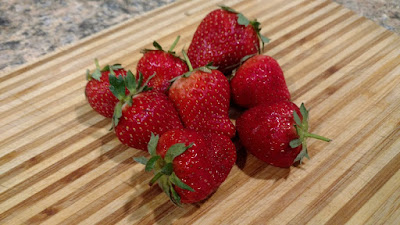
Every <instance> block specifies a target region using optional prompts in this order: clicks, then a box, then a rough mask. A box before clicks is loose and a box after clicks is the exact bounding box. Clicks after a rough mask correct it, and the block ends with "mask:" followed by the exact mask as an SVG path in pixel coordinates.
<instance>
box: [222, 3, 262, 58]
mask: <svg viewBox="0 0 400 225" xmlns="http://www.w3.org/2000/svg"><path fill="white" fill-rule="evenodd" d="M220 7H221V8H222V9H223V10H225V11H228V12H231V13H235V14H237V17H238V18H237V22H238V24H240V25H243V26H245V27H247V26H248V25H251V26H252V27H253V28H254V30H255V31H256V33H257V36H258V38H259V39H260V41H261V48H260V47H259V48H258V53H259V54H261V49H262V51H264V45H265V44H266V43H269V42H270V39H269V38H267V37H265V36H264V35H262V34H261V33H260V32H261V23H260V22H258V21H257V19H254V20H249V19H247V18H246V17H245V16H244V15H243V14H242V13H240V12H238V11H236V10H234V9H232V8H230V7H228V6H220Z"/></svg>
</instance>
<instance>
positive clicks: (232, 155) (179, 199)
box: [135, 129, 236, 205]
mask: <svg viewBox="0 0 400 225" xmlns="http://www.w3.org/2000/svg"><path fill="white" fill-rule="evenodd" d="M217 136H218V135H215V134H214V135H208V136H207V137H206V136H205V135H204V134H203V133H201V132H196V131H193V130H189V129H175V130H170V131H168V132H166V133H164V134H163V135H161V137H160V138H159V137H158V135H157V136H155V135H152V138H151V139H150V142H149V144H148V151H149V153H150V156H151V158H150V159H149V160H147V159H146V158H145V157H140V158H135V160H136V161H137V162H140V163H142V164H145V165H146V167H145V170H146V171H151V170H154V174H155V176H154V177H153V179H152V180H151V181H150V184H153V183H155V182H157V183H158V184H159V186H160V187H161V189H163V191H164V192H165V193H166V194H167V195H168V196H169V197H170V199H171V201H172V202H173V203H175V204H177V205H180V204H181V203H194V202H199V201H201V200H204V199H205V198H207V197H208V196H209V195H210V194H212V193H213V192H214V191H215V190H216V189H217V188H218V187H219V186H220V184H221V183H222V182H223V181H224V180H225V179H226V177H227V176H228V174H229V172H230V170H231V168H232V166H233V164H234V162H235V160H236V151H235V147H234V145H233V143H232V141H231V140H230V139H229V138H228V137H225V136H222V135H221V136H219V137H221V138H216V139H214V137H217ZM211 140H212V142H210V141H211ZM218 157H221V158H218ZM217 158H218V160H216V159H217Z"/></svg>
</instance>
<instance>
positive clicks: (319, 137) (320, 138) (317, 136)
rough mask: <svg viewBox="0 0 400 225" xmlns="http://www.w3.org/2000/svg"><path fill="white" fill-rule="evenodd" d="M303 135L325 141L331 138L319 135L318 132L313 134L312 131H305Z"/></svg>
mask: <svg viewBox="0 0 400 225" xmlns="http://www.w3.org/2000/svg"><path fill="white" fill-rule="evenodd" d="M304 136H305V137H310V138H315V139H318V140H321V141H326V142H330V141H332V140H331V139H329V138H326V137H323V136H320V135H318V134H313V133H305V134H304Z"/></svg>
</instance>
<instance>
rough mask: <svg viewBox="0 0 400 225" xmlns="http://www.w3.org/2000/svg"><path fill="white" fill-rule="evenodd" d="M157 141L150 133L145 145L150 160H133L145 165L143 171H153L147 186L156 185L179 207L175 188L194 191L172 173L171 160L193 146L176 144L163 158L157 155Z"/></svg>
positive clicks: (178, 197)
mask: <svg viewBox="0 0 400 225" xmlns="http://www.w3.org/2000/svg"><path fill="white" fill-rule="evenodd" d="M158 140H159V136H158V135H154V134H153V133H151V138H150V141H149V143H148V145H147V150H148V152H149V154H150V159H147V158H145V157H138V158H134V160H135V161H136V162H138V163H141V164H143V165H145V171H147V172H149V171H153V172H154V177H153V178H152V179H151V180H150V182H149V184H150V185H153V184H154V183H156V182H157V183H158V185H159V186H160V187H161V189H162V190H163V191H164V192H165V194H167V196H168V197H169V198H170V199H171V201H172V202H173V203H174V204H176V205H178V206H181V198H180V196H179V195H178V193H177V192H176V191H175V186H177V187H180V188H182V189H185V190H188V191H192V192H193V191H194V190H193V188H191V187H190V186H189V185H187V184H185V183H184V182H183V181H182V180H181V179H180V178H179V177H178V176H177V175H176V174H175V172H174V168H173V160H174V159H175V158H176V157H177V156H179V155H181V154H182V153H184V152H185V151H186V150H188V149H189V148H191V147H192V146H193V144H189V145H185V144H183V143H177V144H174V145H172V146H171V147H170V148H169V149H168V150H167V153H166V154H165V156H164V158H162V157H161V156H159V155H157V152H156V148H157V143H158Z"/></svg>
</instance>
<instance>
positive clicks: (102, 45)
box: [0, 0, 400, 225]
mask: <svg viewBox="0 0 400 225" xmlns="http://www.w3.org/2000/svg"><path fill="white" fill-rule="evenodd" d="M218 4H226V5H228V6H231V7H233V8H235V9H236V10H238V11H241V12H243V13H244V15H246V16H247V17H248V18H251V19H252V18H258V21H260V22H261V24H262V34H263V35H265V36H268V37H269V38H271V40H272V41H271V43H270V44H268V45H267V46H266V48H265V51H264V54H268V55H271V56H273V57H275V58H276V59H277V60H278V62H279V63H280V64H281V65H282V68H283V71H284V73H285V77H286V80H287V84H288V86H289V90H290V91H291V93H292V98H293V101H294V102H295V103H297V104H300V103H301V102H304V103H305V104H306V106H307V107H308V108H310V109H311V110H310V116H311V124H310V126H311V130H312V132H314V133H318V134H320V135H323V136H326V137H329V138H331V139H333V141H332V142H331V143H325V142H321V141H314V140H310V141H309V143H310V146H309V153H310V156H311V160H305V163H304V164H302V165H300V166H298V167H292V168H290V169H280V168H275V167H272V166H268V165H266V164H264V163H262V162H261V161H259V160H257V159H256V158H254V157H253V156H252V155H249V154H246V152H245V151H244V150H242V149H239V150H238V154H239V159H238V162H237V164H236V165H235V166H234V168H233V170H232V171H231V173H230V175H229V177H228V179H227V180H226V181H225V182H224V183H223V185H222V186H221V187H220V188H219V189H218V190H217V192H216V193H215V194H214V195H212V196H211V197H210V198H209V199H208V200H206V201H204V202H202V203H199V204H192V205H185V206H184V207H183V208H179V207H175V206H174V205H173V204H172V203H170V202H169V201H168V199H167V197H166V196H165V195H164V194H163V193H161V191H160V189H159V188H158V187H157V186H154V187H151V188H150V187H149V186H148V185H147V183H148V181H149V179H150V178H151V174H150V173H144V171H143V166H142V165H139V164H137V163H135V162H134V161H133V160H132V157H137V156H142V155H145V153H144V152H141V151H138V150H135V149H131V148H128V147H125V146H123V145H121V144H120V143H119V142H118V140H117V138H116V137H115V135H114V134H113V133H112V132H109V131H108V128H109V126H110V120H108V119H104V118H103V117H101V116H99V115H97V114H96V113H95V112H94V111H93V110H92V109H91V108H90V107H89V105H88V104H87V102H86V99H85V96H84V92H83V90H84V86H85V84H86V80H85V71H86V69H87V68H89V69H93V68H94V63H93V59H94V58H96V57H97V58H99V59H100V63H101V64H102V65H104V64H112V63H117V62H119V63H122V64H123V66H125V67H126V68H128V69H132V70H135V65H136V63H137V61H138V59H139V58H140V57H141V54H140V53H139V52H140V50H141V49H143V48H149V47H151V44H152V41H153V40H158V42H159V43H161V44H162V45H164V46H169V45H170V44H171V43H172V42H173V41H174V39H175V37H176V36H177V35H181V41H180V43H179V44H178V46H177V48H176V49H182V48H187V47H188V46H189V44H190V41H191V38H192V35H193V33H194V31H195V29H196V27H197V25H198V24H199V22H200V21H201V19H202V18H203V17H204V16H205V15H206V14H207V13H208V12H210V11H211V10H213V9H216V8H217V5H218ZM399 53H400V38H399V36H397V35H396V34H394V33H391V32H390V31H387V30H385V29H384V28H381V27H380V26H378V25H376V24H374V23H373V22H371V21H369V20H367V19H365V18H362V17H359V16H357V15H356V14H354V13H353V12H350V11H349V10H347V9H345V8H343V7H341V6H339V5H338V4H336V3H333V2H331V1H323V0H315V1H311V0H269V1H262V0H258V1H257V0H235V1H220V0H214V1H201V0H194V1H178V2H176V3H173V4H170V5H168V6H166V7H163V8H160V9H157V10H155V11H152V12H149V13H147V14H145V15H143V16H141V17H137V18H133V19H131V20H127V21H126V22H124V23H122V24H120V25H118V26H115V27H112V28H111V29H108V30H106V31H103V32H101V33H99V34H96V35H94V36H93V37H90V38H88V39H85V40H82V41H80V42H79V43H76V44H74V45H71V46H68V47H65V48H63V49H60V50H58V51H57V52H56V53H53V54H50V55H48V56H46V57H44V58H40V59H38V60H37V61H36V62H33V63H31V64H29V65H26V66H24V67H21V68H18V69H16V70H14V71H11V72H8V73H3V74H1V75H0V81H1V82H0V102H1V103H0V133H1V135H0V224H20V223H26V224H68V225H70V224H78V223H82V224H96V223H100V224H114V223H119V224H135V223H138V224H152V223H158V224H169V223H176V224H192V223H193V224H285V223H289V224H304V223H309V224H324V223H326V224H343V223H346V222H347V223H349V224H382V223H385V224H400V170H399V168H400V85H399V84H400V54H399Z"/></svg>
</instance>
